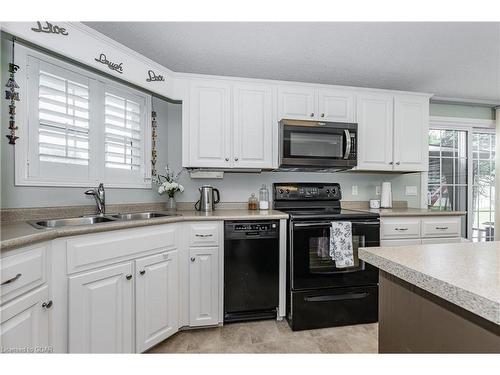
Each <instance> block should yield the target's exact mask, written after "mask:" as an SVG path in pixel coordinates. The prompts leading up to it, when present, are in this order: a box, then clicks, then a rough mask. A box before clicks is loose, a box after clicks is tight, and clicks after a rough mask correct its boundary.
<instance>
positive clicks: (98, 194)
mask: <svg viewBox="0 0 500 375" xmlns="http://www.w3.org/2000/svg"><path fill="white" fill-rule="evenodd" d="M85 195H93V196H94V198H95V204H96V206H97V213H98V214H99V215H104V214H105V213H106V195H105V192H104V184H103V183H102V182H101V183H100V184H99V187H97V188H94V189H89V190H87V191H86V192H85Z"/></svg>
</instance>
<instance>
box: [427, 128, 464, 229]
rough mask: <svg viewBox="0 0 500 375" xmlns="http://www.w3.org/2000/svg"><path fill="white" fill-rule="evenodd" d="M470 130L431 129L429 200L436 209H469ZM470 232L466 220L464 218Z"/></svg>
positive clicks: (428, 202)
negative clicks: (468, 144)
mask: <svg viewBox="0 0 500 375" xmlns="http://www.w3.org/2000/svg"><path fill="white" fill-rule="evenodd" d="M467 171H468V147H467V132H466V131H461V130H448V129H430V130H429V175H428V189H427V204H428V206H429V208H430V209H434V210H456V211H467V203H468V200H467V194H468V183H467ZM462 233H464V234H465V233H467V221H466V220H463V222H462Z"/></svg>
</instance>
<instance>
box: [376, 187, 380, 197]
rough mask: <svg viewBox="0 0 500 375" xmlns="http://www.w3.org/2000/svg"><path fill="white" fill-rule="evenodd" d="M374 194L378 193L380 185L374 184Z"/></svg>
mask: <svg viewBox="0 0 500 375" xmlns="http://www.w3.org/2000/svg"><path fill="white" fill-rule="evenodd" d="M375 195H380V185H377V186H375Z"/></svg>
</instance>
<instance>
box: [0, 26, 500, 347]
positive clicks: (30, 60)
mask: <svg viewBox="0 0 500 375" xmlns="http://www.w3.org/2000/svg"><path fill="white" fill-rule="evenodd" d="M161 27H166V29H165V30H172V33H173V34H177V35H179V34H180V35H184V38H186V40H189V38H188V36H189V35H191V37H192V33H193V30H198V31H197V35H198V38H199V39H198V41H197V42H196V41H194V42H193V41H191V43H194V44H193V45H195V44H196V43H201V44H202V43H203V40H204V39H203V37H202V35H204V34H213V35H216V34H217V33H227V32H228V30H230V29H231V27H235V29H234V30H237V31H238V32H239V33H244V31H245V30H244V28H243V30H241V29H238V27H236V26H234V25H231V24H228V25H219V26H218V27H221V29H217V24H214V25H213V27H214V29H211V30H210V31H207V30H209V29H210V27H212V26H210V25H201V24H200V25H189V24H182V23H181V24H177V25H175V24H170V25H169V24H168V23H164V24H163V25H162V23H155V24H151V25H148V24H141V23H134V22H130V23H127V24H122V23H113V22H85V23H80V22H52V23H51V22H47V21H34V22H4V23H2V77H10V78H12V79H13V80H14V81H15V83H16V84H15V85H13V84H11V85H10V86H9V88H10V89H11V92H12V93H14V94H19V98H20V100H16V99H11V100H4V101H3V102H2V116H3V118H4V116H5V115H6V114H7V113H8V114H9V115H8V116H10V121H2V126H3V128H2V129H3V130H4V133H6V134H7V135H9V136H11V138H9V139H7V138H5V139H4V143H3V144H2V226H1V230H2V238H1V249H2V253H1V268H2V276H1V277H2V279H1V281H2V293H1V297H2V301H1V304H0V309H1V310H0V311H1V312H2V321H1V323H0V324H1V325H0V327H1V328H2V330H1V333H0V336H1V339H2V345H1V346H2V351H3V352H9V350H10V351H11V352H15V349H16V348H25V347H28V348H30V347H42V348H43V347H45V348H50V350H51V351H53V352H56V353H145V352H149V353H224V354H227V353H329V354H332V353H400V352H414V353H428V352H431V353H446V352H452V353H471V352H479V353H486V352H493V353H499V352H500V344H499V342H500V333H499V330H500V329H499V327H500V326H499V323H500V321H499V320H498V316H499V315H498V314H500V307H499V306H500V301H499V300H498V294H496V292H498V290H499V289H498V287H499V285H498V272H499V269H498V267H495V260H494V259H495V254H497V256H498V252H499V251H500V249H499V246H498V242H495V241H494V239H497V240H498V237H495V232H494V222H495V212H499V210H498V207H497V209H496V210H495V203H496V204H497V205H498V199H495V196H494V182H495V181H494V179H493V181H491V179H490V180H488V178H487V177H488V175H489V174H491V173H493V175H494V161H495V157H496V158H498V156H496V155H495V152H494V150H495V142H496V145H498V139H496V140H495V133H494V132H495V127H496V129H497V132H498V126H499V125H498V121H499V120H498V119H499V109H498V107H497V106H496V104H495V100H494V99H491V98H490V100H489V101H486V100H485V99H484V98H476V100H475V101H474V100H471V101H470V102H469V103H466V102H465V101H464V100H462V101H459V100H457V99H456V98H454V99H453V98H444V97H442V96H439V95H436V94H433V93H431V92H427V91H426V90H421V91H417V90H413V89H404V88H403V87H400V88H398V89H386V88H384V87H383V86H380V87H377V86H375V85H373V86H368V87H366V85H355V84H344V85H341V84H337V83H332V82H330V81H326V82H318V81H317V80H310V81H307V80H306V79H302V80H300V79H296V80H292V79H285V78H268V77H265V76H263V75H262V74H261V75H260V76H259V75H257V76H255V77H251V76H250V75H249V73H246V72H242V73H241V75H237V74H236V73H232V74H230V73H228V74H227V75H224V76H222V75H219V74H220V73H207V70H206V69H208V67H207V68H206V69H205V70H203V71H202V70H200V71H194V70H193V69H196V68H193V69H190V71H183V69H178V68H177V65H176V64H179V62H175V61H174V62H172V64H167V63H166V62H163V61H168V60H167V59H165V58H164V56H163V57H162V53H161V51H159V52H158V51H156V52H155V53H157V54H156V55H154V56H150V55H149V52H147V51H149V47H148V46H147V43H146V42H144V41H147V40H151V36H152V35H154V34H155V33H156V32H157V31H158V30H159V28H161ZM199 27H200V28H201V29H197V28H199ZM203 27H207V28H208V29H205V32H203V30H204V29H203ZM246 27H254V28H255V29H254V30H253V31H252V32H255V30H258V25H257V26H249V25H247V26H246ZM267 27H269V26H267ZM296 27H306V26H296ZM311 27H313V26H311ZM323 27H328V26H327V25H323ZM337 27H338V26H337ZM345 27H352V26H349V25H346V26H345ZM356 27H359V28H361V30H362V32H367V30H368V29H364V27H367V26H360V25H357V26H356ZM356 27H355V28H356ZM384 27H388V26H387V25H386V26H384ZM394 27H398V26H394ZM411 27H417V26H415V25H413V26H411ZM434 27H439V25H435V26H434ZM454 27H456V29H455V32H457V31H458V30H459V29H460V28H467V27H470V28H471V29H467V32H472V30H473V28H474V27H477V29H474V30H475V31H476V32H478V33H480V32H481V31H482V30H483V29H482V28H484V31H485V32H490V31H491V30H494V29H495V28H496V29H498V24H488V25H480V24H477V25H474V24H471V25H469V26H466V25H460V24H457V25H455V26H454ZM488 27H490V28H491V29H488ZM169 28H170V29H169ZM40 30H44V31H40ZM412 30H413V29H412ZM412 30H409V32H411V31H412ZM284 31H286V30H284ZM372 31H373V30H372ZM235 32H236V31H235ZM276 32H278V30H276ZM182 33H184V34H182ZM195 34H196V33H195ZM257 35H262V34H258V33H257ZM248 38H250V37H248ZM186 40H185V43H188V42H187V41H186ZM472 40H473V39H471V41H472ZM138 41H139V42H144V43H145V44H144V45H141V43H139V42H138ZM167 42H170V43H172V44H171V46H170V48H171V50H172V51H175V48H176V46H177V45H176V44H175V42H172V40H170V39H168V38H166V39H165V43H167ZM221 43H222V44H224V42H223V41H222V42H221ZM77 46H78V47H77ZM226 47H227V46H226ZM193 49H194V47H193ZM200 49H202V48H201V47H200ZM142 50H147V51H146V52H143V51H142ZM151 51H152V50H151ZM153 52H154V51H153ZM153 52H151V53H153ZM10 64H15V66H17V68H14V65H10ZM249 66H250V65H248V66H247V68H248V69H249V71H251V69H250V68H249ZM212 69H214V67H212ZM219 69H224V67H221V68H219ZM228 72H231V70H228ZM5 80H6V79H5ZM3 81H4V79H3V78H2V83H3ZM429 91H430V90H429ZM14 94H11V97H14ZM488 94H490V92H488ZM485 95H486V94H485ZM60 98H63V99H60ZM499 100H500V98H499ZM63 102H64V109H63V111H65V112H64V113H62V112H58V111H59V109H58V108H59V107H61V108H62V105H61V103H63ZM496 103H498V100H497V102H496ZM11 106H13V109H11ZM495 108H496V109H495ZM4 110H5V111H4ZM99 116H101V117H102V121H103V122H104V126H96V125H95V124H99V121H101V118H100V117H99ZM11 121H12V123H13V125H12V126H11ZM4 123H5V125H4ZM25 124H29V125H25ZM33 124H35V125H33ZM122 124H125V125H122ZM9 126H10V128H9ZM89 128H90V131H89ZM103 128H104V129H103ZM58 129H63V131H60V130H58ZM16 137H18V138H16ZM476 138H477V141H476ZM497 138H498V137H497ZM61 139H63V143H59V142H60V140H61ZM450 139H451V141H450ZM9 142H12V143H15V147H13V146H12V145H10V144H9ZM61 145H63V147H61ZM496 147H498V146H496ZM61 152H62V153H61ZM450 163H451V164H450ZM486 164H487V167H486ZM61 165H63V167H61ZM476 165H477V167H476ZM483 165H484V166H485V167H484V168H489V169H488V170H489V171H490V172H489V174H488V173H485V172H484V170H483V169H482V168H483ZM450 166H451V167H450ZM434 172H435V173H437V177H436V176H435V175H434V174H433V173H434ZM497 178H498V177H497ZM486 190H488V192H489V195H485V194H486V193H485V191H486ZM162 193H163V194H162ZM475 194H476V195H475ZM478 194H479V195H478ZM481 194H483V195H481ZM492 194H493V195H492ZM476 196H477V197H479V198H476ZM483 196H486V198H488V199H487V200H488V205H486V206H487V207H486V206H485V205H483V201H484V199H483V201H481V206H480V207H479V203H477V205H476V202H477V201H478V200H479V199H482V198H481V197H483ZM483 198H484V197H483ZM488 207H489V208H488ZM485 213H487V215H488V216H486V214H485ZM333 233H336V234H335V235H333ZM341 237H345V241H344V240H343V239H342V238H341ZM257 241H259V242H257ZM483 252H484V254H485V259H489V262H486V261H485V260H482V259H476V258H475V257H474V255H472V254H473V253H474V254H475V256H476V257H477V254H478V253H479V254H482V253H483ZM441 253H444V254H445V255H441ZM450 253H451V255H450ZM433 254H436V255H433ZM446 254H447V255H446ZM433 256H436V257H438V256H439V258H438V259H441V261H442V262H443V264H441V266H440V267H436V265H435V264H434V263H433V261H432V257H433ZM422 257H424V258H422ZM442 257H445V258H444V259H445V260H443V258H442ZM446 257H448V258H446ZM454 257H456V258H454ZM446 259H452V260H453V261H450V263H447V262H446ZM464 259H466V261H467V262H469V263H468V264H482V263H489V266H488V265H485V266H484V267H482V268H481V269H477V270H468V272H470V281H468V282H467V284H466V285H464V283H463V280H462V279H460V278H458V277H456V275H455V277H452V276H453V275H452V269H453V268H454V269H462V268H463V269H467V267H466V266H467V263H465V264H464V262H465V261H464ZM424 266H425V267H424ZM450 268H451V269H450ZM475 272H477V274H476V273H475ZM495 275H496V276H497V278H495ZM477 279H480V281H482V280H484V284H482V283H481V282H477V284H476V283H475V282H473V280H476V281H477ZM422 280H423V281H422ZM455 284H456V285H455ZM436 285H437V286H436ZM486 285H488V287H487V288H486ZM450 288H451V289H452V291H451V292H449V293H443V290H448V291H449V289H450ZM453 288H455V289H453ZM495 288H496V289H495ZM403 289H404V291H403ZM404 293H409V294H404ZM411 293H413V294H411ZM414 294H418V296H419V297H418V298H420V299H417V302H416V303H419V304H421V306H427V304H426V303H427V302H426V301H434V302H435V303H438V304H440V306H441V305H442V306H444V307H443V309H444V310H446V311H440V312H439V314H441V315H437V314H438V313H437V312H436V311H434V312H433V313H434V314H435V315H432V314H431V313H432V311H431V312H429V313H428V314H430V315H425V316H426V317H427V320H426V321H432V320H433V319H434V318H435V319H436V321H438V322H440V321H446V320H449V319H451V318H449V316H456V315H459V316H465V318H463V319H465V320H467V322H468V323H467V324H469V325H470V326H468V328H467V331H466V332H467V335H469V336H467V337H474V338H477V340H472V339H471V340H462V339H463V336H460V335H458V336H453V332H459V333H460V334H462V333H461V331H460V329H458V330H457V329H455V328H456V326H450V327H447V331H446V338H447V339H446V340H444V339H442V340H440V338H439V334H438V335H436V337H434V336H433V339H432V340H431V342H429V341H428V340H426V338H425V337H421V338H419V339H418V340H417V339H415V340H414V341H415V342H406V341H405V340H406V338H407V337H410V336H411V337H417V336H418V332H415V331H416V330H415V327H408V325H405V323H404V321H403V322H401V321H398V320H397V319H395V318H394V314H395V313H394V311H395V309H396V308H397V307H398V306H399V307H400V308H401V309H403V307H402V306H403V304H402V303H401V302H398V301H399V300H397V299H396V298H401V299H402V300H404V299H405V298H417V297H416V296H415V295H414ZM456 295H458V296H459V297H456V298H455V297H453V296H456ZM436 298H437V299H438V300H437V302H436ZM464 300H465V301H464ZM469 300H472V301H478V300H480V301H481V303H480V304H479V306H477V305H478V304H476V303H474V302H470V303H469V302H468V301H469ZM432 306H434V305H432ZM400 313H401V314H403V313H404V314H405V315H406V316H408V317H410V316H412V312H411V306H410V307H408V306H407V307H406V308H404V309H403V310H402V311H401V312H400ZM398 314H399V313H398ZM398 314H397V315H398ZM422 314H423V313H422ZM447 314H452V315H447ZM453 314H454V315H453ZM470 314H472V316H471V315H470ZM429 317H430V318H429ZM415 319H416V318H415ZM460 322H461V321H457V324H460ZM28 325H29V326H30V327H31V328H30V329H27V328H26V327H27V326H28ZM410 328H412V329H410ZM438 329H439V325H438V324H435V325H433V326H432V327H430V328H426V331H425V332H428V331H429V330H438ZM396 331H397V332H396ZM403 332H404V334H403ZM464 332H465V329H464ZM460 337H462V339H460ZM410 341H411V340H410ZM457 341H458V342H460V343H461V344H462V345H458V346H457V345H456V343H457ZM475 343H480V344H477V346H476V345H475ZM9 348H10V349H9Z"/></svg>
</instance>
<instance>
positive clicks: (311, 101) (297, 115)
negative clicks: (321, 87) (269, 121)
mask: <svg viewBox="0 0 500 375" xmlns="http://www.w3.org/2000/svg"><path fill="white" fill-rule="evenodd" d="M317 109H318V103H317V99H316V89H315V88H314V87H307V86H303V87H302V86H280V87H279V88H278V120H281V119H284V118H286V119H297V120H314V119H315V117H317V114H318V111H317Z"/></svg>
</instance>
